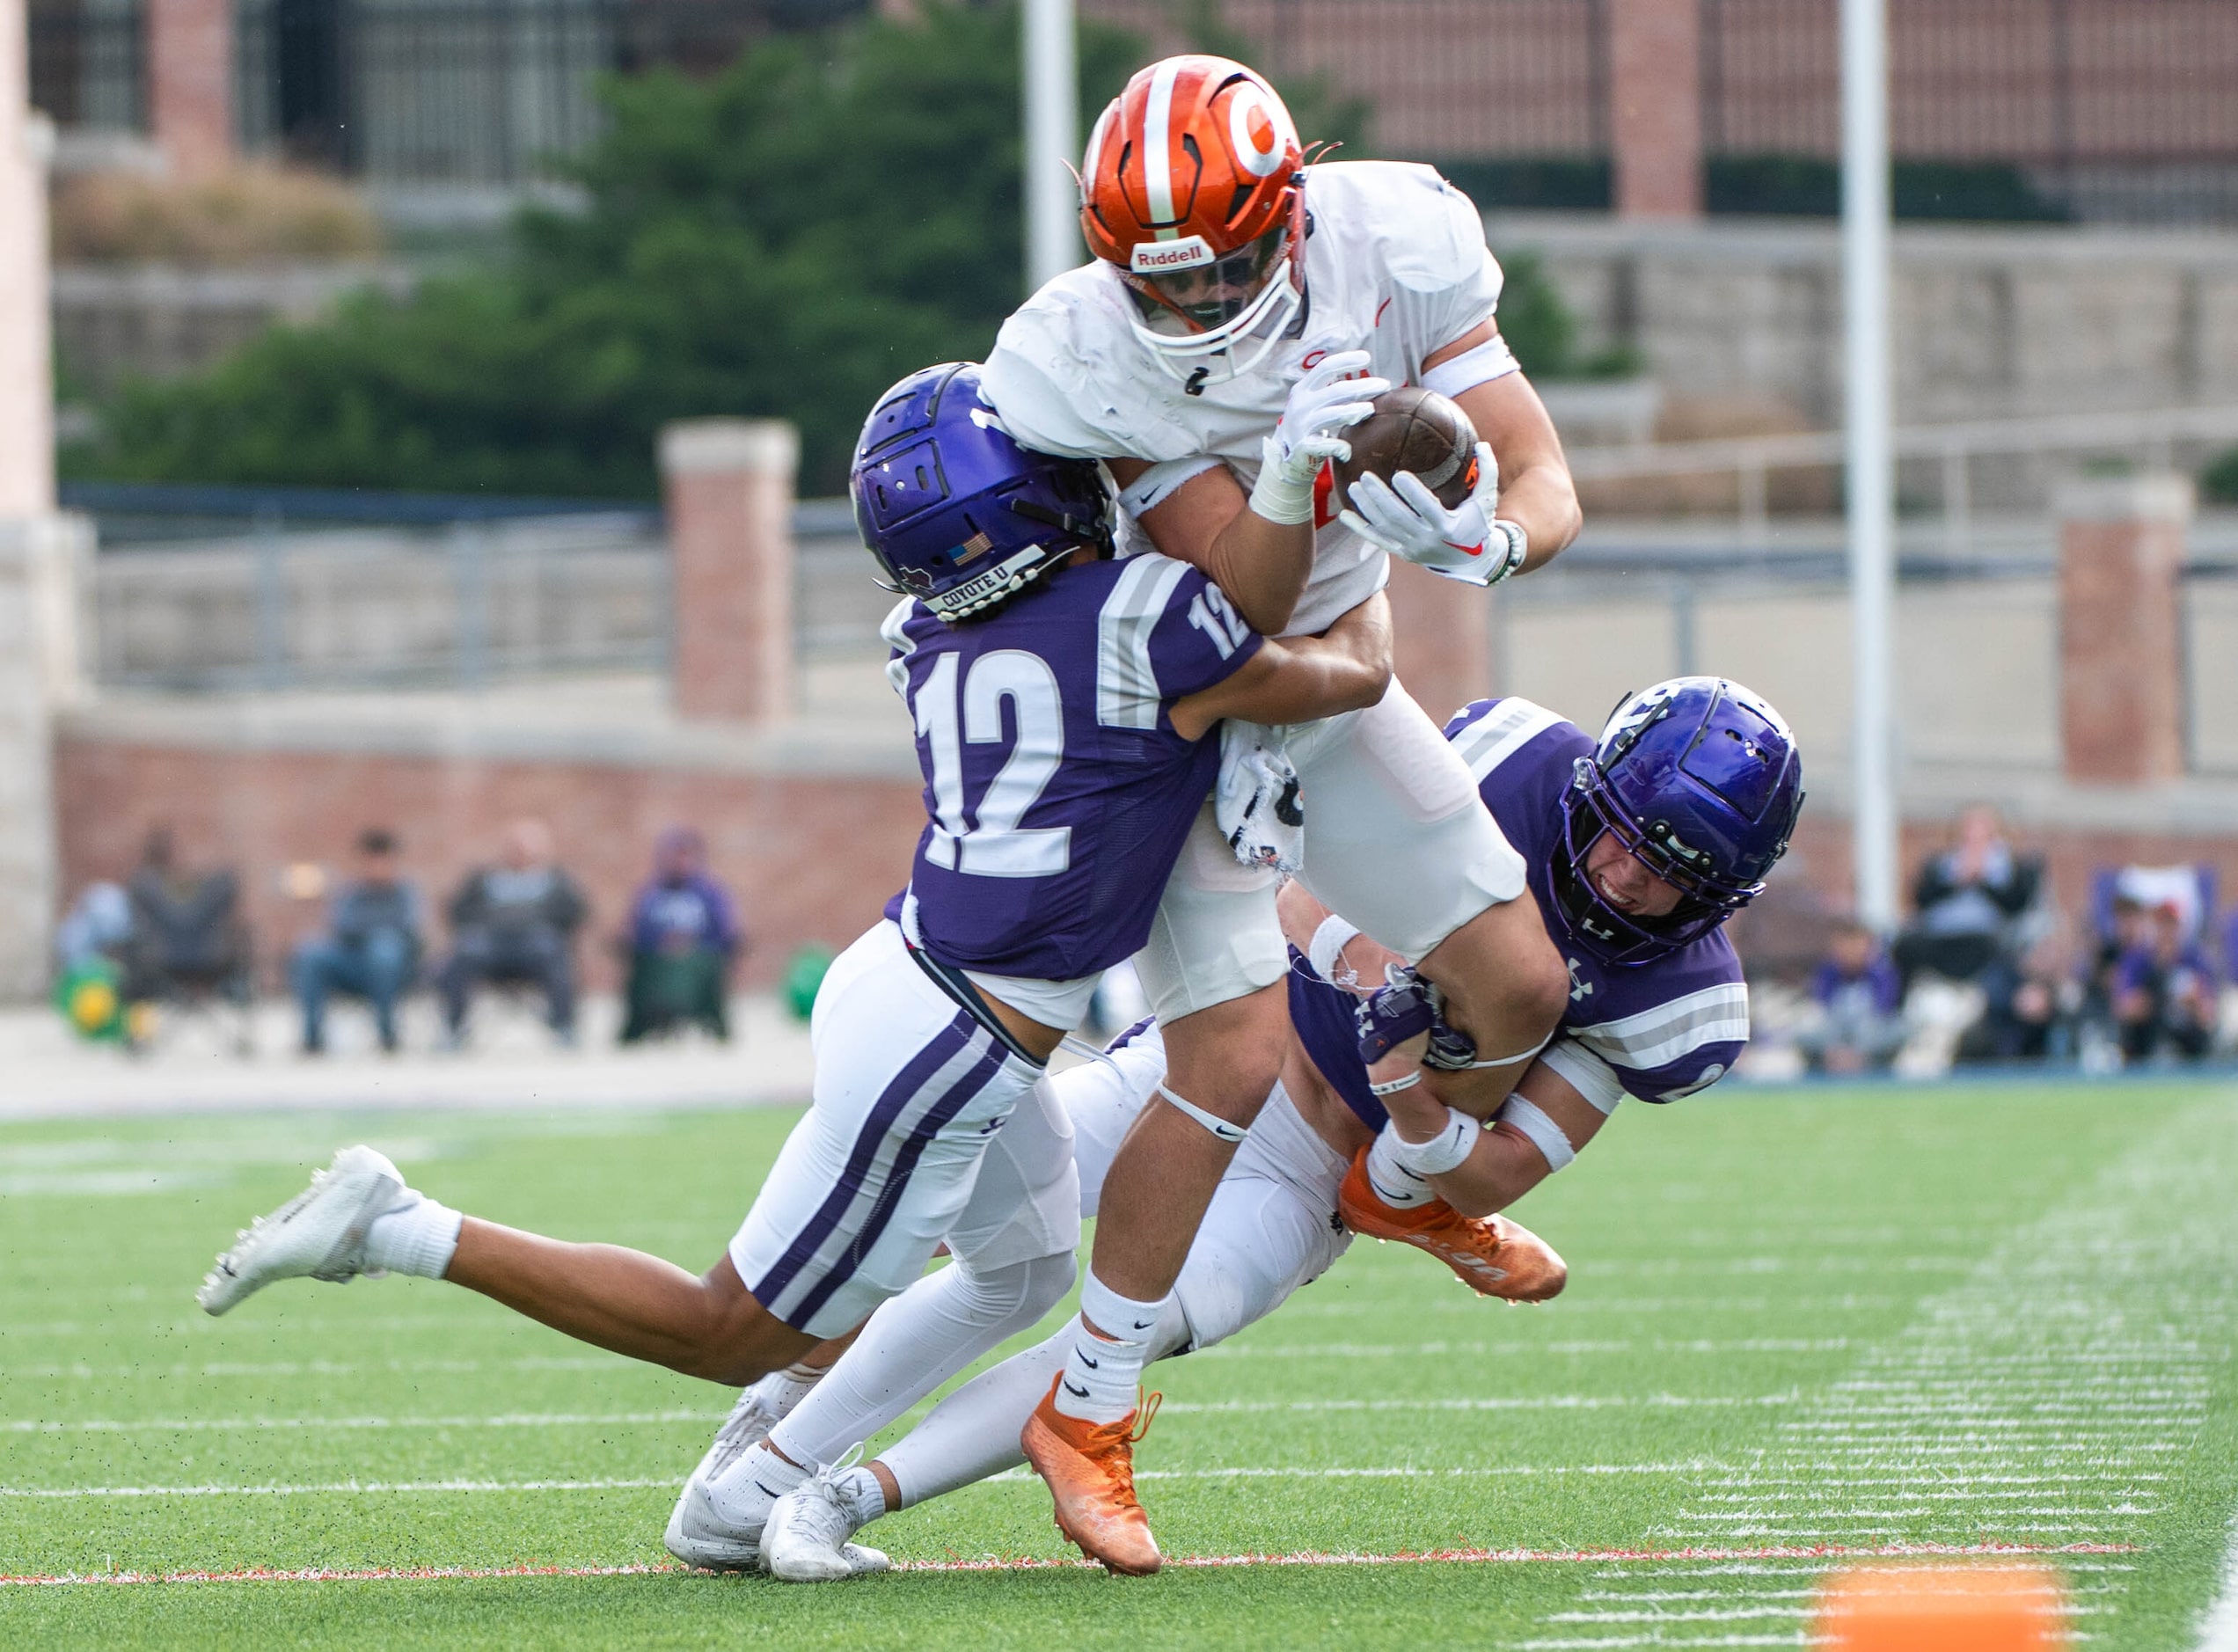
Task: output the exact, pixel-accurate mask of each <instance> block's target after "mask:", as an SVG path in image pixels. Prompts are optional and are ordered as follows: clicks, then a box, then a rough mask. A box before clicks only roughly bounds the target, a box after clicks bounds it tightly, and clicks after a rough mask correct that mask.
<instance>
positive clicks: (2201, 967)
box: [2112, 901, 2217, 1062]
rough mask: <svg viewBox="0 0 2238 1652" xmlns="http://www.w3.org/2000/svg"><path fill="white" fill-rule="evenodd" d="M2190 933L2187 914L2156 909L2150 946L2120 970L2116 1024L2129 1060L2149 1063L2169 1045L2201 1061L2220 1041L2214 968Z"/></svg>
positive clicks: (2166, 906) (2174, 907)
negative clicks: (2216, 1039)
mask: <svg viewBox="0 0 2238 1652" xmlns="http://www.w3.org/2000/svg"><path fill="white" fill-rule="evenodd" d="M2184 929H2185V925H2184V913H2183V908H2182V907H2181V906H2180V905H2179V904H2177V903H2176V902H2174V901H2169V902H2164V903H2161V905H2159V906H2156V907H2154V909H2153V910H2152V912H2151V914H2150V920H2149V923H2148V925H2147V938H2146V939H2145V941H2144V943H2143V944H2142V945H2139V946H2132V947H2130V948H2129V949H2128V950H2127V951H2126V952H2125V953H2124V954H2122V956H2121V959H2120V961H2118V962H2117V964H2116V965H2115V968H2114V976H2113V995H2112V996H2113V1011H2114V1023H2115V1025H2116V1027H2118V1028H2119V1030H2120V1034H2121V1049H2122V1059H2123V1060H2125V1061H2130V1062H2138V1061H2146V1060H2149V1059H2150V1058H2151V1057H2152V1056H2154V1055H2155V1054H2157V1053H2158V1052H2159V1051H2160V1050H2161V1048H2162V1047H2163V1046H2166V1047H2168V1048H2169V1049H2174V1050H2175V1051H2176V1053H2177V1054H2178V1055H2181V1056H2183V1057H2184V1058H2185V1059H2186V1060H2189V1061H2197V1060H2198V1058H2199V1057H2200V1056H2204V1055H2205V1054H2206V1053H2207V1047H2208V1046H2209V1045H2210V1044H2211V1043H2212V1042H2214V1025H2215V1011H2216V1007H2217V994H2216V990H2215V979H2214V969H2213V967H2212V965H2210V964H2209V963H2208V961H2207V958H2206V954H2205V952H2203V951H2202V950H2201V949H2200V947H2199V944H2198V942H2197V941H2196V940H2193V939H2189V938H2187V936H2186V935H2185V933H2184Z"/></svg>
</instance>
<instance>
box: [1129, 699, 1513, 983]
mask: <svg viewBox="0 0 2238 1652" xmlns="http://www.w3.org/2000/svg"><path fill="white" fill-rule="evenodd" d="M1288 749H1289V754H1290V760H1291V763H1292V764H1295V765H1296V767H1297V770H1298V786H1299V795H1300V798H1301V800H1302V801H1303V803H1304V807H1305V858H1304V862H1303V866H1302V867H1301V869H1300V871H1299V873H1298V881H1300V882H1301V883H1303V884H1304V885H1305V887H1306V888H1308V889H1310V890H1312V891H1313V895H1314V896H1315V898H1317V899H1318V900H1320V903H1322V904H1323V905H1324V906H1327V908H1328V909H1329V910H1331V911H1333V912H1336V913H1339V914H1341V915H1342V917H1345V918H1347V919H1349V921H1351V922H1352V923H1354V924H1357V925H1359V927H1360V928H1361V929H1362V930H1364V932H1366V933H1367V934H1368V935H1370V936H1371V938H1373V939H1376V940H1378V941H1380V942H1381V943H1382V944H1383V945H1384V946H1386V947H1389V948H1390V949H1391V950H1392V951H1393V952H1395V953H1397V954H1400V955H1401V956H1402V957H1404V958H1406V959H1407V960H1408V961H1409V962H1415V963H1418V962H1420V961H1422V960H1423V957H1425V956H1426V955H1427V954H1430V953H1431V952H1434V951H1435V950H1437V945H1438V943H1439V942H1441V941H1443V940H1444V939H1445V938H1446V937H1447V936H1448V935H1451V934H1452V932H1454V931H1455V930H1457V929H1459V928H1460V926H1461V925H1464V924H1466V923H1467V922H1468V921H1469V920H1470V919H1471V918H1473V917H1475V916H1476V915H1477V914H1478V913H1480V912H1481V911H1483V910H1485V909H1486V908H1488V907H1491V906H1496V905H1498V904H1500V903H1503V902H1505V901H1512V900H1514V899H1515V898H1516V897H1517V896H1518V895H1521V894H1522V893H1523V891H1524V886H1525V867H1524V862H1523V857H1522V856H1521V855H1519V854H1518V853H1517V852H1516V851H1515V849H1514V847H1513V845H1511V844H1510V843H1509V842H1508V840H1507V838H1506V837H1505V836H1504V835H1503V833H1502V832H1501V830H1500V828H1499V825H1498V823H1497V822H1495V821H1494V820H1493V818H1492V814H1491V811H1490V810H1488V809H1487V808H1485V807H1484V800H1483V799H1482V798H1481V797H1479V796H1478V795H1477V791H1476V781H1475V779H1474V777H1473V776H1471V774H1470V773H1469V770H1468V765H1467V764H1466V763H1464V762H1463V761H1462V760H1461V757H1460V755H1459V753H1458V752H1456V751H1455V750H1454V749H1453V748H1452V746H1451V745H1449V744H1447V743H1446V741H1445V737H1444V735H1442V734H1441V733H1439V731H1438V726H1437V724H1436V723H1433V722H1432V721H1430V718H1429V717H1428V716H1427V715H1426V714H1424V713H1423V709H1422V707H1421V706H1419V705H1416V704H1415V702H1414V700H1413V699H1411V698H1408V693H1407V691H1406V690H1404V689H1403V688H1401V687H1400V686H1399V683H1398V682H1397V680H1396V679H1395V678H1394V679H1393V682H1392V683H1391V686H1390V688H1389V689H1388V690H1386V691H1385V693H1384V697H1383V698H1382V699H1381V700H1380V701H1379V702H1378V703H1377V704H1376V705H1371V706H1369V707H1367V708H1366V709H1365V710H1364V711H1357V712H1347V713H1344V714H1342V716H1338V717H1328V718H1324V719H1322V720H1320V722H1315V723H1298V724H1295V725H1293V726H1291V728H1290V730H1289V746H1288ZM1279 887H1280V885H1279V882H1278V881H1277V880H1276V877H1275V875H1274V874H1272V873H1270V872H1268V871H1265V870H1263V869H1258V868H1254V867H1248V866H1242V865H1240V864H1239V863H1238V862H1237V860H1236V858H1235V854H1234V852H1233V851H1232V850H1231V849H1230V848H1229V847H1228V845H1227V844H1226V842H1225V840H1224V839H1223V838H1222V837H1221V836H1220V829H1219V825H1218V822H1217V821H1216V820H1215V819H1214V818H1213V813H1212V806H1211V804H1210V802H1209V801H1208V802H1207V803H1206V805H1205V807H1204V808H1203V811H1202V812H1201V813H1200V814H1199V815H1198V816H1197V819H1196V824H1195V826H1194V827H1192V828H1191V830H1190V832H1189V836H1188V842H1187V843H1186V844H1184V845H1183V846H1182V849H1181V859H1180V860H1179V861H1178V862H1176V863H1175V865H1174V871H1173V874H1172V875H1171V876H1170V877H1169V878H1168V879H1167V883H1166V893H1165V895H1164V896H1163V897H1162V898H1161V899H1160V900H1159V904H1158V916H1157V917H1156V919H1155V920H1154V921H1153V923H1152V925H1151V932H1150V939H1149V941H1148V943H1147V944H1146V945H1145V947H1144V948H1143V950H1142V951H1141V953H1139V954H1137V956H1136V959H1135V969H1136V972H1137V974H1138V975H1139V976H1141V977H1142V983H1143V987H1144V990H1145V991H1147V992H1148V993H1149V995H1150V1003H1151V1008H1152V1010H1153V1011H1155V1012H1157V1015H1158V1019H1159V1020H1161V1021H1164V1022H1166V1023H1167V1024H1168V1025H1171V1024H1172V1023H1173V1022H1174V1021H1177V1020H1180V1019H1181V1017H1182V1016H1184V1015H1187V1014H1188V1013H1189V1012H1192V1011H1195V1010H1202V1009H1209V1008H1210V1007H1211V1006H1212V1005H1216V1004H1225V1003H1226V1002H1227V1001H1228V1000H1230V999H1232V998H1242V997H1245V996H1246V995H1247V994H1248V993H1252V992H1255V991H1257V990H1259V989H1260V988H1262V987H1263V986H1267V985H1269V984H1270V983H1274V982H1276V981H1279V980H1280V979H1282V974H1283V970H1284V969H1285V968H1286V967H1287V965H1288V962H1289V957H1290V954H1289V952H1288V950H1287V948H1286V947H1284V942H1283V935H1282V927H1281V925H1280V924H1279V923H1278V922H1277V921H1276V916H1275V895H1276V891H1277V889H1278V888H1279Z"/></svg>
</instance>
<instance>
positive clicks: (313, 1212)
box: [194, 1147, 406, 1314]
mask: <svg viewBox="0 0 2238 1652" xmlns="http://www.w3.org/2000/svg"><path fill="white" fill-rule="evenodd" d="M405 1191H406V1188H405V1182H404V1177H403V1175H402V1174H401V1173H399V1171H398V1169H397V1167H396V1166H394V1165H392V1164H391V1163H390V1162H389V1161H388V1159H385V1158H384V1157H383V1156H382V1155H381V1154H379V1153H377V1152H375V1151H373V1150H372V1149H371V1148H369V1147H345V1148H344V1149H342V1151H340V1152H339V1153H336V1154H335V1155H334V1162H333V1164H331V1165H329V1166H327V1167H326V1168H325V1169H324V1170H320V1171H315V1172H313V1173H312V1174H311V1186H310V1187H308V1188H304V1190H303V1191H302V1192H301V1193H299V1194H297V1195H296V1196H295V1197H294V1198H292V1199H290V1200H289V1201H288V1202H287V1203H285V1204H283V1205H282V1206H281V1207H280V1208H279V1209H278V1210H274V1212H273V1213H272V1214H271V1215H270V1216H260V1217H257V1219H256V1220H255V1221H253V1222H252V1223H250V1224H249V1225H248V1226H247V1227H245V1228H244V1229H242V1230H241V1232H239V1233H238V1234H237V1235H236V1236H235V1237H234V1240H233V1247H232V1249H230V1250H229V1251H226V1252H225V1253H223V1254H222V1255H220V1256H219V1257H218V1259H217V1266H216V1267H215V1268H211V1269H210V1271H209V1274H208V1276H207V1277H206V1278H204V1279H203V1281H202V1287H201V1290H197V1291H196V1292H195V1293H194V1300H195V1301H197V1302H199V1303H201V1305H202V1310H203V1312H206V1313H213V1314H216V1313H223V1312H226V1311H227V1310H228V1309H230V1308H231V1307H232V1306H233V1305H235V1304H237V1303H238V1302H239V1301H241V1299H242V1298H243V1297H248V1296H250V1295H252V1294H253V1293H254V1292H256V1291H259V1290H263V1289H264V1287H265V1286H267V1285H268V1284H270V1283H272V1282H273V1281H274V1280H275V1279H301V1278H304V1277H306V1276H307V1277H309V1278H312V1279H322V1280H325V1281H326V1282H327V1283H331V1284H345V1283H348V1282H349V1281H350V1280H352V1279H355V1278H356V1277H357V1276H358V1275H360V1274H362V1273H365V1272H367V1271H369V1270H368V1269H367V1268H366V1266H365V1234H366V1231H367V1230H368V1229H369V1228H370V1227H371V1226H372V1225H373V1219H374V1217H377V1216H380V1215H382V1214H384V1212H386V1211H388V1210H393V1209H394V1208H395V1207H396V1204H397V1202H398V1199H399V1196H400V1195H403V1194H404V1193H405Z"/></svg>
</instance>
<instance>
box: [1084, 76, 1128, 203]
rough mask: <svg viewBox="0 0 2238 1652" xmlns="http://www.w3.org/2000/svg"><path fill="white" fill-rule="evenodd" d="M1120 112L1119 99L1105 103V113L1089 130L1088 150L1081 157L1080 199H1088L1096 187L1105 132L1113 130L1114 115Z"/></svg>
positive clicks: (1098, 117)
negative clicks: (1097, 170)
mask: <svg viewBox="0 0 2238 1652" xmlns="http://www.w3.org/2000/svg"><path fill="white" fill-rule="evenodd" d="M1117 113H1119V104H1118V101H1117V99H1114V100H1113V101H1111V102H1110V103H1108V104H1106V105H1104V106H1103V113H1101V114H1100V115H1098V116H1096V123H1095V125H1094V126H1093V128H1090V130H1089V132H1088V152H1087V153H1086V155H1084V156H1082V157H1080V199H1081V200H1082V201H1086V200H1087V198H1088V196H1089V194H1090V192H1091V191H1093V189H1094V188H1095V179H1096V165H1097V163H1098V162H1100V161H1101V159H1102V158H1103V137H1104V134H1105V133H1107V132H1108V131H1110V130H1111V121H1112V117H1113V116H1115V115H1116V114H1117Z"/></svg>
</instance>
